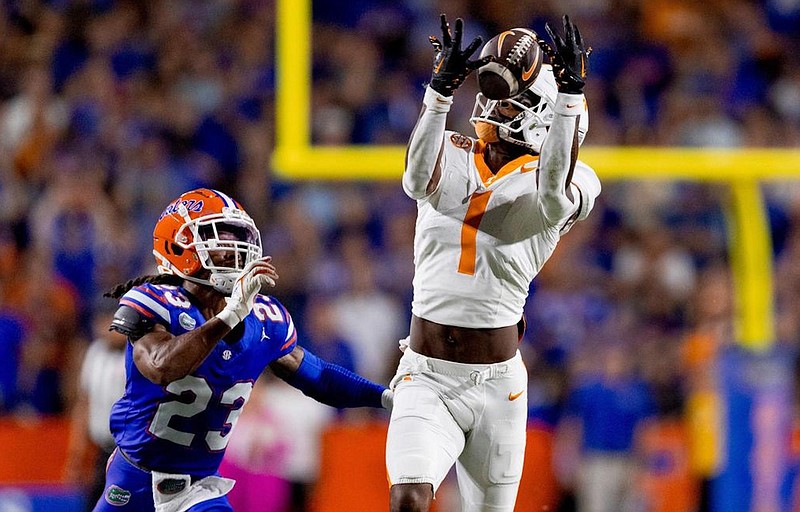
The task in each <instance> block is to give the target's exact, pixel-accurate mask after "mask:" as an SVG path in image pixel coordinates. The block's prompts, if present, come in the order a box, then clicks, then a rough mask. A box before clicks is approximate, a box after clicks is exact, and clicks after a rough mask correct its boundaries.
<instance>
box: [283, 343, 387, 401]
mask: <svg viewBox="0 0 800 512" xmlns="http://www.w3.org/2000/svg"><path fill="white" fill-rule="evenodd" d="M304 352H305V355H304V356H303V360H302V361H301V362H300V367H299V368H298V369H297V371H296V372H295V373H294V374H292V376H291V377H289V379H287V382H288V383H289V384H291V385H292V386H294V387H296V388H297V389H299V390H300V391H302V392H303V394H304V395H306V396H309V397H311V398H313V399H314V400H316V401H318V402H321V403H323V404H326V405H330V406H331V407H336V408H340V409H341V408H345V407H376V408H381V407H383V405H382V402H381V398H382V397H383V395H384V393H387V392H389V390H388V389H387V388H385V387H383V386H381V385H379V384H375V383H374V382H371V381H369V380H367V379H365V378H364V377H361V376H360V375H356V374H355V373H353V372H351V371H350V370H347V369H345V368H342V367H341V366H339V365H336V364H333V363H329V362H327V361H324V360H322V359H320V358H319V357H317V356H315V355H314V354H312V353H311V352H309V351H308V350H304Z"/></svg>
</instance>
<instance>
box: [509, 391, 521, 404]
mask: <svg viewBox="0 0 800 512" xmlns="http://www.w3.org/2000/svg"><path fill="white" fill-rule="evenodd" d="M524 392H525V390H524V389H523V390H522V391H518V392H516V393H509V394H508V399H509V400H510V401H512V402H513V401H514V400H516V399H517V398H519V397H521V396H522V393H524Z"/></svg>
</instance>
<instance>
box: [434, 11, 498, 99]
mask: <svg viewBox="0 0 800 512" xmlns="http://www.w3.org/2000/svg"><path fill="white" fill-rule="evenodd" d="M441 20H442V40H441V41H440V40H439V38H438V37H436V36H430V37H429V39H430V42H431V45H433V50H434V52H435V54H434V58H433V75H432V76H431V88H432V89H433V90H434V91H436V92H438V93H439V94H441V95H442V96H452V95H453V91H455V90H456V89H458V87H459V86H460V85H461V84H463V83H464V80H465V79H466V78H467V76H469V74H470V73H471V72H472V71H473V70H474V69H476V68H479V67H481V66H483V65H484V64H486V63H487V62H489V61H490V60H491V59H492V58H491V57H484V58H482V59H477V60H470V57H471V56H472V54H473V53H475V50H477V49H478V47H479V46H480V45H481V43H482V42H483V39H481V38H480V37H476V38H475V39H473V40H472V42H471V43H470V44H469V46H467V47H466V48H464V49H463V50H462V49H461V38H462V34H463V32H464V22H463V21H462V20H461V18H457V19H456V27H455V32H454V33H453V35H452V36H451V35H450V24H449V23H447V17H446V16H445V15H444V14H442V16H441Z"/></svg>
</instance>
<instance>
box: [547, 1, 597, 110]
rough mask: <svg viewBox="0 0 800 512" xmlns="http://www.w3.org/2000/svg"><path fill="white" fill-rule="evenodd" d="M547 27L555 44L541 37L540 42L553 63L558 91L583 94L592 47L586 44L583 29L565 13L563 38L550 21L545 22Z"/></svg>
mask: <svg viewBox="0 0 800 512" xmlns="http://www.w3.org/2000/svg"><path fill="white" fill-rule="evenodd" d="M545 29H546V30H547V33H548V34H549V35H550V39H551V40H552V41H553V46H550V45H549V44H548V43H547V42H546V41H545V40H544V39H539V41H538V43H539V46H540V47H541V48H542V51H543V52H544V53H545V54H547V56H548V57H549V59H550V64H552V65H553V75H555V78H556V84H557V85H558V92H565V93H569V94H581V93H582V92H583V86H584V85H586V82H585V80H586V72H587V70H588V68H589V55H590V54H591V53H592V49H591V47H589V48H587V47H586V46H585V45H584V43H583V37H581V31H580V30H578V27H577V26H576V25H575V24H574V23H572V22H571V21H569V16H566V15H564V37H563V38H562V37H561V36H560V35H559V34H557V33H556V32H555V31H553V29H552V27H550V24H549V23H547V24H545Z"/></svg>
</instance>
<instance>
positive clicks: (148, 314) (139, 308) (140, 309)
mask: <svg viewBox="0 0 800 512" xmlns="http://www.w3.org/2000/svg"><path fill="white" fill-rule="evenodd" d="M119 303H120V304H124V305H126V306H128V307H129V308H133V309H135V310H136V311H138V312H139V313H141V314H143V315H144V316H146V317H147V318H153V317H154V316H155V315H154V314H153V313H151V312H150V311H148V310H146V309H144V308H143V307H142V306H140V305H138V304H136V303H135V302H133V301H130V300H127V299H120V300H119Z"/></svg>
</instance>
